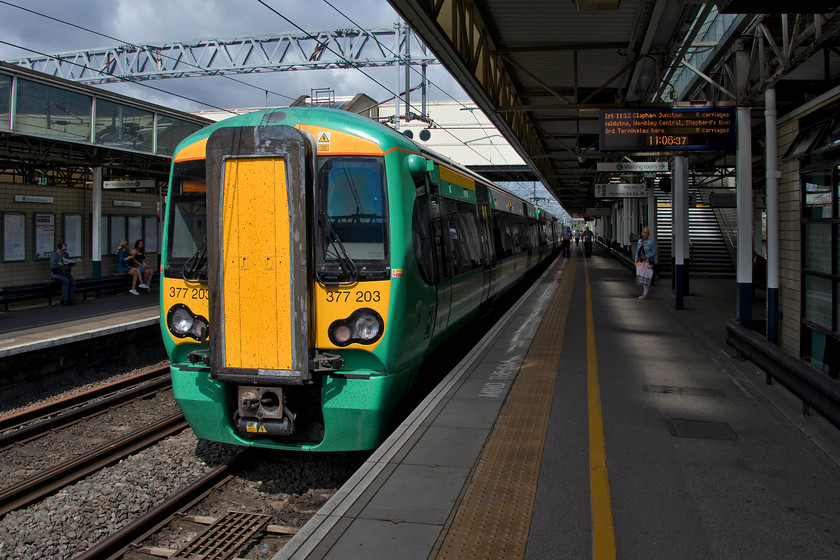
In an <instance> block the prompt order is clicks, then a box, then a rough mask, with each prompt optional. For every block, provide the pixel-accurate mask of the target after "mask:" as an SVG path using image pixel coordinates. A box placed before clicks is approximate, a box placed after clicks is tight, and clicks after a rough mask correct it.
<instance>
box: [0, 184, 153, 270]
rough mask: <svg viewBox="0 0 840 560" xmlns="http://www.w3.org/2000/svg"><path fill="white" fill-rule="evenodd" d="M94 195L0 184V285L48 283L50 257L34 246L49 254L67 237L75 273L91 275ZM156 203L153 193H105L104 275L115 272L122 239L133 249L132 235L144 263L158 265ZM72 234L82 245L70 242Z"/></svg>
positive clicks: (84, 191)
mask: <svg viewBox="0 0 840 560" xmlns="http://www.w3.org/2000/svg"><path fill="white" fill-rule="evenodd" d="M92 197H93V191H92V190H91V189H89V188H79V187H59V186H45V185H29V184H20V183H17V184H13V183H0V286H19V285H28V284H37V283H41V282H47V281H49V280H50V271H49V256H48V255H47V256H46V257H45V256H44V255H39V254H38V248H39V247H40V248H44V247H47V246H50V247H51V251H50V252H52V251H54V250H55V246H56V244H57V243H58V242H59V241H66V242H67V243H68V250H69V252H70V254H71V256H72V257H77V258H80V259H81V262H80V263H79V264H77V265H76V266H75V267H74V268H73V275H74V276H76V277H77V278H91V277H93V276H94V273H93V255H92V237H91V227H92V223H91V222H92V219H91V208H92ZM158 202H159V201H158V195H157V194H156V193H153V192H135V191H123V190H104V191H103V193H102V216H103V219H102V228H103V230H104V231H103V232H101V233H100V239H101V241H100V244H101V252H102V253H103V254H102V255H101V275H102V276H106V275H111V274H114V273H115V269H116V258H115V254H116V249H117V244H118V243H119V241H121V240H122V239H126V240H128V242H129V245H130V246H131V247H133V246H134V242H135V241H136V239H135V237H136V238H142V239H144V240H145V243H146V246H147V248H146V261H147V262H148V263H149V264H151V265H152V266H154V267H155V268H157V267H158V266H159V264H160V258H159V254H158V251H159V249H158V247H159V243H158V240H159V231H160V227H159V219H158ZM50 216H51V218H49V217H50ZM39 217H40V218H39ZM45 217H46V218H45ZM36 222H38V224H40V225H38V224H36ZM45 222H46V223H45ZM49 222H51V224H50V223H49ZM77 226H78V227H77ZM68 237H69V238H70V239H68ZM73 237H76V238H78V239H79V240H80V243H79V245H80V246H78V247H74V246H73V243H74V242H73V241H72V238H73Z"/></svg>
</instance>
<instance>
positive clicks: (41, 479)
mask: <svg viewBox="0 0 840 560" xmlns="http://www.w3.org/2000/svg"><path fill="white" fill-rule="evenodd" d="M170 387H171V383H170V381H169V376H168V368H157V369H155V370H151V371H147V372H143V373H141V374H138V375H135V376H132V377H130V378H126V379H123V380H120V381H118V382H115V383H111V384H107V385H103V386H99V387H96V388H94V389H91V390H88V391H84V392H82V393H78V394H75V395H72V396H70V397H66V398H64V399H59V400H56V401H51V402H47V403H44V404H42V405H39V406H35V407H32V408H30V409H27V410H24V411H22V412H19V413H16V414H13V415H10V416H6V417H4V418H2V419H0V429H2V430H3V433H2V434H1V435H0V461H2V462H3V463H4V464H8V465H11V466H12V467H10V468H13V469H14V465H20V464H22V463H26V466H27V467H29V466H30V465H29V463H30V462H29V461H27V458H28V457H29V456H32V455H33V454H36V453H37V454H38V455H40V457H39V459H40V463H41V468H40V469H38V467H34V469H30V470H36V472H34V473H33V474H29V475H28V476H24V475H23V473H24V470H23V469H22V468H18V469H14V471H15V474H16V475H20V476H18V478H22V479H20V480H17V481H16V482H13V483H11V484H9V485H8V486H6V487H4V488H2V489H0V516H2V515H5V514H6V513H8V512H10V511H13V510H15V509H18V508H22V507H26V506H27V505H29V504H31V503H33V502H35V501H37V500H40V499H42V498H43V497H45V496H47V495H50V494H52V493H54V492H55V491H57V490H58V489H60V488H62V487H64V486H66V485H68V484H71V483H73V482H75V481H77V480H79V479H81V478H82V477H85V476H87V475H89V474H91V473H92V472H95V471H96V470H98V469H101V468H103V467H105V466H107V465H110V464H113V463H115V462H117V461H119V460H120V459H122V458H124V457H126V456H128V455H130V454H132V453H135V452H136V451H138V450H140V449H143V448H145V447H148V446H150V445H153V444H154V443H155V442H157V441H160V440H161V439H163V438H165V437H168V436H170V435H173V434H176V433H178V432H179V431H181V430H184V429H185V428H187V424H186V421H185V420H184V418H183V415H182V414H181V413H180V412H175V413H171V411H170V412H169V413H165V410H166V408H165V406H164V407H162V408H161V411H162V412H160V413H158V412H151V413H150V414H149V415H146V416H141V415H139V414H138V415H136V417H137V418H136V419H137V421H136V422H133V423H129V422H127V421H126V420H125V416H126V414H123V415H119V413H118V411H120V409H121V407H126V406H127V405H131V404H132V403H135V404H134V406H135V407H136V408H137V407H143V406H144V403H145V402H147V401H150V400H152V399H153V398H154V397H155V396H157V395H158V394H159V393H160V392H161V391H166V390H167V389H168V388H170ZM138 402H139V403H140V404H136V403H138ZM170 408H172V409H173V410H174V409H175V407H174V406H171V407H170ZM108 413H113V414H114V416H116V417H115V418H114V419H112V420H111V421H110V422H109V421H108V419H106V418H105V416H107V415H108ZM128 415H129V416H130V415H131V414H130V413H129V414H128ZM92 419H96V420H94V421H93V423H89V424H87V425H86V426H84V423H85V422H91V420H92ZM109 424H111V426H109ZM115 425H116V426H117V427H113V426H115ZM71 426H76V428H77V429H76V433H73V434H68V435H65V433H66V432H68V431H70V427H71ZM103 431H111V432H113V433H115V434H116V437H113V438H111V439H108V440H105V441H104V442H102V443H99V440H100V439H101V437H100V432H103ZM125 432H128V433H125ZM51 438H52V441H53V442H59V444H55V445H53V444H51V443H50V441H49V440H50V439H51ZM42 439H43V440H45V441H44V442H41V441H40V440H42ZM62 439H63V440H64V441H62ZM44 450H46V452H45V451H44ZM44 453H47V456H46V457H44V456H43V455H44ZM9 478H11V477H9Z"/></svg>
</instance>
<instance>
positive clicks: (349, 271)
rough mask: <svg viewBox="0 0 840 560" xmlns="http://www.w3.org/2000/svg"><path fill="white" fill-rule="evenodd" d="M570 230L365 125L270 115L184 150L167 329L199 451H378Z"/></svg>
mask: <svg viewBox="0 0 840 560" xmlns="http://www.w3.org/2000/svg"><path fill="white" fill-rule="evenodd" d="M559 233H560V231H559V224H558V223H557V221H556V219H555V218H553V217H552V216H550V215H548V214H546V213H541V212H540V211H539V210H538V209H535V208H534V206H533V205H531V204H530V203H528V202H527V201H525V200H522V199H520V198H518V197H516V196H514V195H512V194H510V193H508V192H506V191H504V190H502V189H500V188H498V187H496V186H494V185H492V184H490V183H489V182H487V181H486V180H484V179H483V178H481V177H479V176H478V175H476V174H474V173H472V172H470V171H468V170H467V169H465V168H463V167H461V166H459V165H457V164H455V163H453V162H450V161H448V160H446V159H445V158H443V157H441V156H439V155H437V154H434V153H432V152H430V151H428V150H426V149H424V148H423V147H421V146H420V145H419V144H417V143H415V142H413V141H412V140H410V139H408V138H406V137H405V136H403V135H401V134H399V133H398V132H396V131H394V130H392V129H390V128H388V127H387V126H385V125H382V124H380V123H377V122H376V121H373V120H370V119H368V118H366V117H361V116H358V115H354V114H351V113H347V112H343V111H338V110H332V109H322V108H311V107H310V108H299V107H294V108H281V109H270V110H265V111H258V112H254V113H249V114H245V115H241V116H237V117H233V118H230V119H227V120H225V121H222V122H219V123H216V124H214V125H211V126H208V127H207V128H205V129H203V130H201V131H199V132H197V133H195V134H193V135H192V136H190V137H188V138H187V139H185V140H184V141H183V142H181V144H180V145H179V146H178V148H177V150H176V152H175V155H174V158H173V166H172V175H171V180H170V185H169V194H168V200H167V205H166V224H165V228H164V241H163V247H164V249H163V263H162V277H161V285H162V294H161V331H162V334H163V339H164V342H165V345H166V349H167V352H168V353H169V357H170V360H171V370H172V382H173V387H174V392H175V398H176V399H177V401H178V404H179V405H180V407H181V410H182V411H183V412H184V415H185V416H186V418H187V420H188V421H189V423H190V425H191V426H192V428H193V430H194V431H195V433H196V435H197V436H198V437H200V438H203V439H208V440H215V441H222V442H228V443H232V444H238V445H249V446H259V447H270V448H276V449H290V450H309V451H339V450H357V449H358V450H361V449H372V448H374V447H376V446H377V445H378V444H379V443H380V442H381V441H382V440H383V439H384V438H385V437H386V436H387V435H388V434H387V431H388V428H389V426H390V422H389V420H390V419H391V417H392V416H393V413H394V411H395V408H396V407H397V405H398V404H399V402H400V399H401V398H402V397H403V396H404V395H405V394H406V392H407V391H408V389H409V388H410V387H411V386H412V385H413V383H414V382H415V381H416V380H417V376H418V373H419V371H420V365H421V363H422V362H423V359H424V357H425V356H426V355H427V354H429V352H430V351H431V350H433V349H434V348H435V347H437V346H439V345H440V344H441V343H442V342H443V341H444V340H446V339H447V338H449V337H451V336H453V335H454V334H455V333H456V332H457V331H458V329H460V328H461V327H463V326H464V325H465V324H466V323H467V322H468V321H469V320H470V319H472V318H474V317H475V316H476V315H477V314H478V313H479V312H480V311H481V310H482V308H484V307H486V306H489V305H491V303H493V302H494V300H496V299H497V298H498V297H499V295H500V294H502V293H503V292H505V291H507V290H508V289H510V288H511V287H512V286H513V285H514V284H516V283H517V282H519V281H520V280H522V279H523V278H524V277H525V275H526V273H527V272H528V271H530V270H532V269H534V268H535V267H536V266H537V265H538V264H539V263H540V262H541V261H543V260H545V259H547V258H548V257H549V256H550V255H552V254H553V253H554V252H555V250H556V249H557V247H558V243H557V238H558V234H559Z"/></svg>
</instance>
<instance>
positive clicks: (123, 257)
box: [117, 239, 143, 296]
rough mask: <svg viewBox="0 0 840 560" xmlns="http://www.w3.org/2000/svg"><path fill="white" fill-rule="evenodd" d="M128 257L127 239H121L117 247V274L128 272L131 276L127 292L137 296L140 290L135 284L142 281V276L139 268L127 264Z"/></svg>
mask: <svg viewBox="0 0 840 560" xmlns="http://www.w3.org/2000/svg"><path fill="white" fill-rule="evenodd" d="M128 258H129V255H128V241H126V240H125V239H123V240H122V242H120V246H119V247H117V274H128V275H129V276H130V277H131V289H130V290H128V293H130V294H132V295H135V296H139V295H140V292H138V291H137V285H138V284H142V283H143V276H142V275H141V273H140V269H139V268H137V267H136V266H134V267H133V266H130V265H129V264H128V262H127V259H128Z"/></svg>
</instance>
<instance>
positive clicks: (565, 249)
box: [560, 226, 572, 258]
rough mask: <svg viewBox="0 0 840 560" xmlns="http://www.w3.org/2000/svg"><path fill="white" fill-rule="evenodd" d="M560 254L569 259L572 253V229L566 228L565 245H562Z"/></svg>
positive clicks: (564, 233) (564, 234) (564, 231)
mask: <svg viewBox="0 0 840 560" xmlns="http://www.w3.org/2000/svg"><path fill="white" fill-rule="evenodd" d="M560 252H561V253H562V254H563V256H564V257H566V258H569V256H570V255H571V252H572V228H571V226H566V229H564V230H563V243H561V244H560Z"/></svg>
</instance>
